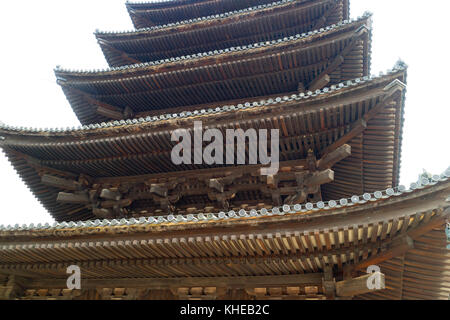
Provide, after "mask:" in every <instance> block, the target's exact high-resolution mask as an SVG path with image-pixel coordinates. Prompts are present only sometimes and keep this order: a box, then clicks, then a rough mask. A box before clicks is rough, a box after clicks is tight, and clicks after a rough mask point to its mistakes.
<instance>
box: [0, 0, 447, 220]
mask: <svg viewBox="0 0 450 320" xmlns="http://www.w3.org/2000/svg"><path fill="white" fill-rule="evenodd" d="M350 2H351V5H350V11H351V17H352V18H353V17H357V16H360V15H362V13H363V12H364V11H366V10H368V11H371V12H373V13H374V16H373V27H374V31H373V44H372V74H378V73H379V72H380V71H386V70H387V69H389V68H392V67H393V65H394V63H395V62H396V61H397V60H398V59H399V58H401V59H403V60H404V61H405V62H406V63H407V64H408V65H409V69H408V93H407V100H406V111H405V123H404V132H403V146H402V159H401V160H402V164H401V183H402V184H405V185H409V183H410V182H413V181H416V180H417V176H418V174H419V173H420V172H422V169H423V168H425V169H427V170H428V171H429V172H431V173H442V172H443V171H444V170H445V169H446V168H447V167H448V166H449V165H450V151H449V150H450V148H449V141H450V139H449V129H448V127H447V126H449V125H450V121H449V119H450V117H449V116H450V111H449V110H450V102H449V98H448V94H447V93H448V91H447V90H449V89H448V86H449V84H448V74H450V72H449V71H450V67H449V62H448V61H449V56H448V52H449V51H448V50H449V49H450V46H449V44H448V39H449V36H448V33H447V32H448V23H447V22H448V21H447V19H448V12H449V9H450V1H442V0H429V1H427V2H423V1H411V0H377V1H373V0H351V1H350ZM97 28H98V29H100V30H123V29H127V30H129V29H132V24H131V20H130V18H129V16H128V13H127V11H126V8H125V0H64V1H62V0H39V1H35V0H21V1H1V2H0V33H1V38H2V40H1V46H2V48H1V50H0V61H1V62H2V65H1V72H2V74H3V76H2V77H1V78H0V88H1V89H0V90H1V100H0V101H1V102H0V104H1V105H0V121H3V122H4V123H6V124H9V125H16V126H32V127H42V128H45V127H67V126H69V127H72V126H77V125H78V124H79V123H78V120H77V119H76V117H75V115H74V114H73V112H72V109H71V108H70V106H69V103H68V102H67V100H66V99H65V97H64V95H63V93H62V90H61V89H60V88H59V86H58V85H57V84H56V80H55V77H54V73H53V69H54V67H55V66H56V65H61V66H62V67H67V68H74V69H85V68H103V67H106V62H105V60H104V58H103V55H102V52H101V50H100V48H99V46H98V45H97V42H96V41H95V37H94V35H93V32H94V31H95V29H97ZM0 174H1V178H2V179H1V180H0V205H1V209H0V224H5V225H7V224H15V223H19V224H23V223H31V222H33V223H38V222H41V223H45V222H53V219H52V218H51V217H50V215H49V214H48V213H47V212H46V210H45V209H44V208H43V207H42V206H41V205H40V203H39V202H38V201H37V200H36V199H35V198H34V197H33V195H32V193H31V192H30V191H29V190H28V189H27V188H26V186H25V184H24V183H23V182H22V181H21V180H20V178H19V176H18V175H17V174H16V173H15V171H14V170H13V168H12V166H11V165H10V164H9V162H8V161H7V159H6V158H5V157H4V155H3V154H1V155H0Z"/></svg>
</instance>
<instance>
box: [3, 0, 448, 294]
mask: <svg viewBox="0 0 450 320" xmlns="http://www.w3.org/2000/svg"><path fill="white" fill-rule="evenodd" d="M127 9H128V11H129V13H130V16H131V18H132V20H133V23H134V24H135V26H136V27H137V28H139V29H138V30H134V31H127V32H99V31H97V32H96V37H97V39H98V41H99V44H100V46H101V48H102V50H103V52H104V54H105V57H106V59H107V61H108V63H109V65H110V66H111V67H110V68H108V69H105V70H92V71H79V70H76V71H74V70H65V69H63V68H60V67H58V68H57V69H56V70H55V74H56V77H57V81H58V83H59V84H60V85H61V87H62V89H63V91H64V93H65V94H66V96H67V99H68V101H69V102H70V104H71V106H72V109H73V111H74V112H75V114H76V115H77V117H78V119H79V120H80V122H81V126H79V127H73V128H66V129H63V128H50V129H49V128H46V129H37V128H24V127H11V126H7V125H3V124H1V125H0V147H1V148H2V149H3V151H4V152H5V154H6V156H7V157H8V159H9V160H10V162H11V163H12V165H13V166H14V168H15V169H16V171H17V172H18V173H19V175H20V176H21V178H22V179H23V181H24V182H25V183H26V184H27V186H28V187H29V188H30V190H31V191H32V192H33V194H34V195H35V196H36V198H37V199H38V200H39V201H40V202H41V203H42V204H43V205H44V207H45V208H46V209H47V210H48V211H49V212H50V213H51V214H52V216H53V217H54V218H55V220H56V221H57V222H55V223H54V224H53V225H50V224H45V225H42V224H38V225H23V226H19V225H15V226H0V252H1V254H0V299H2V298H9V299H10V298H14V297H19V298H22V299H73V298H85V299H90V298H92V297H97V298H98V297H101V298H103V299H136V298H151V299H155V298H161V297H162V298H196V299H198V298H200V299H210V298H227V299H231V298H233V299H236V298H238V299H239V298H241V299H243V298H244V299H245V298H246V299H252V298H257V299H272V298H273V299H279V298H289V299H309V298H315V299H316V298H319V299H321V298H331V299H332V298H335V297H338V298H345V297H356V298H359V299H374V298H389V299H402V298H407V299H408V298H409V299H411V298H424V299H430V298H447V297H448V293H449V288H450V284H449V282H448V279H447V278H448V277H446V276H445V270H447V269H448V259H447V255H448V254H447V252H446V251H444V249H443V248H445V244H446V239H445V234H444V232H443V228H444V225H445V221H446V220H447V219H448V217H449V215H450V206H449V201H450V198H449V190H450V182H449V181H450V180H449V178H450V168H449V169H448V170H446V172H444V173H443V174H441V175H435V176H432V177H426V176H425V175H422V176H421V178H420V179H419V181H418V182H417V183H413V184H411V186H410V188H409V189H407V188H405V187H403V186H398V184H399V168H400V152H401V141H402V127H403V112H404V102H405V92H406V85H405V83H406V65H405V64H404V63H403V62H401V61H400V62H398V63H397V64H396V65H395V67H394V68H393V69H392V70H389V72H387V73H386V74H380V76H371V75H370V51H371V15H370V14H365V15H364V16H363V17H360V18H358V19H356V20H348V18H349V7H348V0H318V1H312V0H283V1H278V2H271V1H266V0H227V1H225V0H172V1H160V2H151V3H150V2H149V3H127ZM195 120H200V121H202V124H203V128H205V129H206V128H215V129H219V130H220V131H221V132H222V133H224V132H225V131H226V129H237V128H240V129H243V130H246V129H249V128H258V129H279V132H280V146H279V151H280V164H279V166H280V171H279V172H278V173H277V174H276V175H270V176H263V175H261V168H262V167H263V166H262V165H238V166H230V165H227V166H225V165H206V164H182V165H178V166H177V165H175V164H173V163H172V161H171V157H170V153H171V150H172V149H173V146H174V142H172V141H171V133H172V132H173V131H174V130H175V129H179V128H185V129H187V130H188V131H189V132H190V133H192V131H193V122H194V121H195ZM234 152H235V157H236V156H237V152H239V151H238V150H235V151H234ZM245 153H246V154H245V156H246V158H248V154H247V153H248V150H246V151H245ZM394 186H397V187H394ZM447 221H448V220H447ZM69 262H70V264H73V263H74V262H76V264H77V265H79V266H80V267H81V268H82V274H83V281H82V288H83V289H82V291H77V290H70V289H65V288H66V279H67V274H66V268H67V264H68V263H69ZM369 265H379V266H381V268H382V272H383V275H381V276H383V279H384V280H385V281H386V286H385V287H386V290H381V291H379V290H378V291H376V292H373V291H372V292H369V290H368V288H367V285H366V278H364V277H359V278H356V279H355V277H358V276H360V275H362V274H365V268H367V266H369ZM436 270H437V271H436ZM5 275H6V276H5ZM367 276H368V275H367V274H365V277H367ZM5 283H6V285H5ZM24 289H25V290H24Z"/></svg>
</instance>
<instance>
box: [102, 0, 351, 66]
mask: <svg viewBox="0 0 450 320" xmlns="http://www.w3.org/2000/svg"><path fill="white" fill-rule="evenodd" d="M344 7H345V5H344V4H343V3H342V0H340V1H338V3H336V2H335V1H334V0H322V1H315V2H306V3H303V2H298V3H297V2H292V3H287V4H282V5H276V6H273V7H271V8H262V9H255V10H250V11H249V12H248V13H245V12H244V13H239V12H238V13H235V14H230V15H229V16H226V17H222V18H216V17H215V16H212V17H211V18H210V19H205V18H202V19H204V20H202V19H199V21H195V22H191V23H182V24H179V25H174V26H166V27H162V26H158V27H153V28H148V29H140V30H134V31H131V32H118V33H114V32H109V33H108V32H97V33H96V37H97V40H98V42H99V44H100V47H101V49H102V50H103V53H104V55H105V57H106V60H107V61H108V63H109V65H110V66H121V65H129V64H133V63H139V62H147V61H153V60H157V59H165V58H170V57H175V56H183V55H192V54H195V53H198V52H203V51H206V52H207V51H214V50H219V49H225V48H230V47H236V46H243V45H248V44H251V43H255V42H262V41H270V40H274V39H278V38H282V37H286V36H290V35H295V34H297V33H298V34H301V33H305V32H309V31H311V30H313V29H319V28H323V27H326V26H329V25H333V24H337V23H339V22H342V21H343V20H346V19H344V16H345V13H344V12H343V10H344ZM180 42H182V43H183V46H182V48H180V47H179V46H177V44H178V43H180Z"/></svg>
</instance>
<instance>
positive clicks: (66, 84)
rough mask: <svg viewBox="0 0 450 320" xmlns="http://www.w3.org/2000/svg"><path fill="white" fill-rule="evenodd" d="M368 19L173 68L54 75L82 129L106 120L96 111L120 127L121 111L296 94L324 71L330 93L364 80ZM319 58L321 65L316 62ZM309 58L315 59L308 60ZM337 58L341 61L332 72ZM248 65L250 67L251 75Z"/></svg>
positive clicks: (158, 65) (178, 62)
mask: <svg viewBox="0 0 450 320" xmlns="http://www.w3.org/2000/svg"><path fill="white" fill-rule="evenodd" d="M368 19H369V18H368V17H365V18H363V19H360V20H358V21H355V22H351V23H346V24H342V25H339V26H335V27H333V28H328V29H324V30H322V31H317V32H313V33H312V34H311V35H305V36H302V35H298V37H290V38H286V39H280V40H279V41H273V42H270V43H263V44H261V45H255V46H252V47H251V48H235V49H234V50H228V52H223V53H221V52H217V53H211V54H207V55H206V56H203V55H200V57H194V58H193V57H182V58H176V59H173V62H170V61H169V62H166V61H159V62H155V63H147V64H141V65H133V66H127V67H120V68H112V69H107V70H102V71H95V72H94V71H72V72H70V71H67V70H63V69H57V70H55V74H56V76H57V78H58V83H59V84H60V85H61V86H62V88H63V90H64V92H65V94H66V96H67V98H68V100H69V102H70V103H71V106H72V108H73V109H74V111H75V113H76V115H77V117H78V118H79V120H80V122H81V123H82V124H90V123H95V122H102V121H105V120H107V118H105V117H102V116H99V114H98V112H97V109H98V107H99V103H100V104H102V103H106V104H107V105H108V106H107V108H109V109H111V110H117V111H118V112H119V113H118V115H117V116H114V117H116V118H115V119H123V117H122V116H121V115H120V112H123V111H124V110H125V108H130V109H131V110H132V112H133V113H134V114H137V113H141V112H148V111H156V110H161V109H175V108H181V107H183V106H187V105H190V106H194V105H201V104H205V103H214V102H220V101H226V100H234V99H244V98H249V97H258V96H265V95H270V94H282V93H286V92H292V91H294V90H297V89H298V85H299V83H302V84H303V85H304V86H305V88H307V87H308V86H309V85H310V84H312V83H313V82H314V80H316V79H315V78H316V77H319V76H321V75H322V76H323V74H322V72H325V71H326V70H327V69H326V68H329V69H330V70H329V71H326V72H328V73H329V77H330V82H329V84H330V85H331V84H336V83H339V82H341V81H344V80H348V79H352V78H356V77H361V76H365V75H368V74H369V72H370V59H369V56H370V41H371V33H370V30H368V29H367V27H366V24H367V20H368ZM347 49H349V50H347ZM323 50H325V52H327V56H326V57H322V56H323ZM308 52H309V53H308ZM343 52H345V53H343ZM307 53H308V55H312V57H313V58H308V57H307V55H306V54H307ZM340 57H343V61H341V62H340V63H338V64H334V62H333V61H335V60H337V59H339V58H340ZM347 57H348V59H346V58H347ZM341 59H342V58H341ZM249 64H252V65H253V66H252V68H251V69H250V68H248V66H249ZM269 69H270V70H269ZM314 90H315V89H314ZM96 101H97V102H98V103H96ZM143 101H145V103H146V104H145V103H143ZM102 114H103V115H104V114H105V113H102ZM110 119H111V117H110Z"/></svg>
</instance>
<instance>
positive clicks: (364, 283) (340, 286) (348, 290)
mask: <svg viewBox="0 0 450 320" xmlns="http://www.w3.org/2000/svg"><path fill="white" fill-rule="evenodd" d="M371 277H378V279H379V283H378V284H379V287H378V288H374V289H370V288H369V286H368V281H370V279H371ZM385 288H386V286H385V276H384V274H383V273H381V272H373V273H368V274H366V275H363V276H361V277H358V278H353V279H349V280H344V281H338V282H336V296H338V297H353V296H356V295H358V294H364V293H369V292H373V291H375V290H383V289H385Z"/></svg>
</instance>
